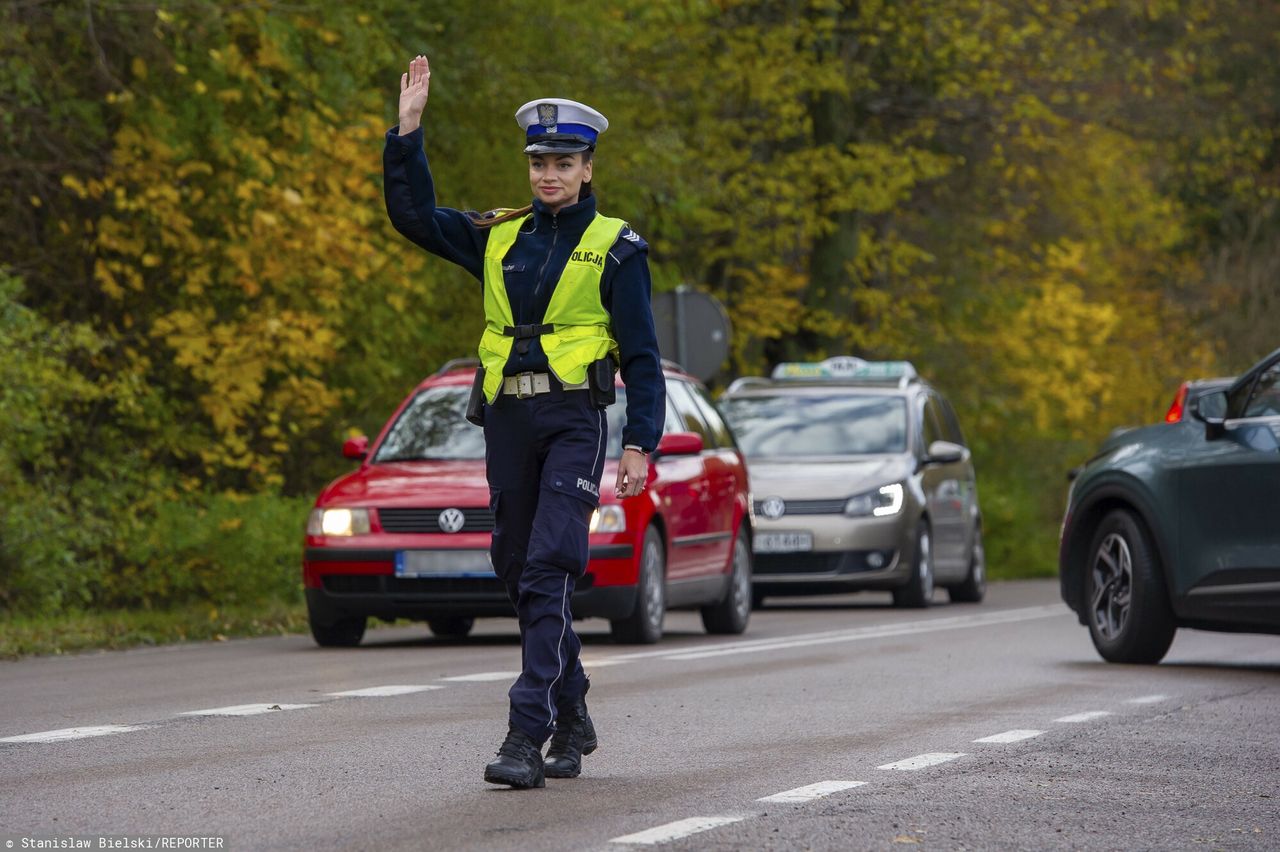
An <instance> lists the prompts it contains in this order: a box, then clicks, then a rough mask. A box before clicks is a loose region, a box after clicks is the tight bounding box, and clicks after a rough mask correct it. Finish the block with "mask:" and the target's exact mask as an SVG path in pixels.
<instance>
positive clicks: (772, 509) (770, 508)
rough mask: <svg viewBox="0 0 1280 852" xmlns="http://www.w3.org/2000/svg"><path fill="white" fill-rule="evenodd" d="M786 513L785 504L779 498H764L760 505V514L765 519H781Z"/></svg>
mask: <svg viewBox="0 0 1280 852" xmlns="http://www.w3.org/2000/svg"><path fill="white" fill-rule="evenodd" d="M786 512H787V504H786V503H784V502H783V500H782V498H781V497H766V498H764V502H762V503H761V504H760V514H762V515H764V516H765V517H766V518H773V519H777V518H781V517H782V516H783V515H784V514H786Z"/></svg>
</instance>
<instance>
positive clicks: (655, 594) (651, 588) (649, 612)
mask: <svg viewBox="0 0 1280 852" xmlns="http://www.w3.org/2000/svg"><path fill="white" fill-rule="evenodd" d="M661 546H662V545H661V542H659V541H658V540H657V539H656V538H655V539H650V540H648V541H646V542H645V548H644V565H643V566H642V568H641V571H640V576H641V577H642V578H643V582H644V616H645V620H646V621H648V623H649V625H650V626H651V627H653V629H654V630H661V629H662V620H663V617H664V616H665V615H666V606H665V605H664V601H663V577H662V553H661V551H660V549H659V548H661Z"/></svg>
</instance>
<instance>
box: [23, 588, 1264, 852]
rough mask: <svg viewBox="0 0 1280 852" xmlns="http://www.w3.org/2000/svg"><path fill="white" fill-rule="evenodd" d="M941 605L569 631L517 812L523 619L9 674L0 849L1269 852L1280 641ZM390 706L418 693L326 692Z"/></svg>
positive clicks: (1049, 610)
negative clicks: (204, 840) (1096, 639)
mask: <svg viewBox="0 0 1280 852" xmlns="http://www.w3.org/2000/svg"><path fill="white" fill-rule="evenodd" d="M944 600H945V595H944V594H943V593H941V592H940V593H939V594H938V596H937V598H936V601H937V603H938V605H936V606H934V607H933V608H931V609H928V610H896V609H894V608H892V607H891V606H889V605H888V595H878V594H867V595H860V596H851V597H845V598H824V599H810V600H808V601H804V602H800V601H796V602H788V603H785V604H780V603H773V602H771V604H770V605H768V606H767V607H766V609H764V610H761V611H757V612H755V613H754V614H753V616H752V621H751V626H750V628H749V630H748V632H747V634H746V635H744V636H742V637H731V638H725V637H712V636H707V635H705V634H704V633H703V632H702V630H701V625H700V622H699V621H698V618H697V616H696V614H692V613H675V614H672V615H670V616H669V617H668V623H667V624H668V630H669V636H668V638H667V639H665V640H664V641H663V642H662V643H661V644H659V645H656V646H649V647H622V646H615V645H613V644H611V643H610V642H609V641H608V638H607V635H606V630H605V625H604V624H603V623H601V622H586V623H584V624H583V625H582V632H583V634H584V652H583V654H584V659H585V661H586V662H587V668H588V671H589V673H590V674H591V676H592V684H593V686H592V691H591V695H590V706H591V713H592V717H593V718H594V720H595V723H596V727H597V730H598V731H599V735H600V741H601V746H600V750H599V751H598V752H596V753H595V754H593V755H590V756H588V757H587V758H585V761H584V764H585V769H584V773H583V776H582V777H581V778H578V779H573V780H554V779H552V780H548V782H547V784H548V786H547V787H546V789H543V790H533V791H511V790H507V789H504V788H495V787H491V786H490V785H487V784H485V783H483V781H482V780H481V778H480V775H481V770H482V768H483V765H484V763H485V762H487V760H489V759H490V758H491V756H492V754H493V752H494V751H495V749H496V748H497V745H498V743H499V742H500V741H501V738H502V736H503V734H504V733H505V730H506V690H507V687H508V686H509V683H510V680H511V673H512V672H513V671H514V670H515V668H516V667H517V666H518V661H519V645H518V639H517V636H516V633H515V630H514V623H513V622H506V621H501V620H492V621H486V622H481V624H480V625H479V626H478V628H477V633H476V635H474V636H473V637H472V638H471V639H470V640H467V641H464V642H442V641H437V640H434V639H432V638H430V637H429V636H428V634H427V631H426V628H425V627H421V628H419V627H412V628H388V629H380V630H374V631H370V633H369V634H368V635H367V636H366V639H365V643H364V645H362V646H361V647H359V648H355V649H342V650H333V649H320V648H317V647H315V646H314V645H313V644H312V642H311V640H310V638H309V637H300V636H289V637H278V638H261V639H246V640H234V641H229V642H222V643H199V644H187V645H180V646H170V647H164V648H148V649H139V650H133V651H124V652H108V653H100V654H88V655H78V656H73V657H57V658H39V659H28V660H20V661H16V662H5V663H0V711H2V712H0V845H3V844H4V843H6V841H13V842H14V846H12V847H6V848H15V849H21V848H38V847H36V846H35V845H33V844H32V843H31V842H30V838H33V837H38V838H43V839H45V840H50V839H52V840H56V841H59V842H61V843H62V848H71V847H70V845H69V844H70V843H71V842H73V841H76V840H78V841H80V842H84V841H89V842H90V843H92V848H102V846H101V845H100V841H99V840H98V838H99V837H100V836H112V837H120V838H126V839H128V838H139V837H145V838H148V839H150V841H151V842H152V843H153V845H154V844H156V843H158V842H159V840H160V836H211V837H218V838H221V843H222V847H221V848H224V849H307V850H310V849H484V850H491V849H492V850H503V849H512V850H515V849H519V850H543V849H546V850H553V849H554V850H560V849H588V850H604V849H619V850H621V849H627V848H643V846H644V845H645V844H647V843H658V844H660V845H661V846H662V848H666V849H681V850H684V849H716V850H721V849H722V850H738V849H777V850H794V849H824V850H825V849H831V850H837V849H841V850H843V849H901V848H904V847H910V846H921V847H924V848H933V849H1044V848H1050V849H1216V848H1220V849H1266V850H1275V849H1280V637H1268V636H1243V635H1226V634H1211V633H1201V632H1196V631H1182V632H1180V633H1179V635H1178V638H1177V640H1176V641H1175V643H1174V646H1173V648H1172V650H1171V651H1170V653H1169V656H1168V657H1167V658H1166V661H1165V662H1164V663H1163V664H1162V665H1160V666H1155V667H1128V666H1115V665H1108V664H1105V663H1103V662H1101V660H1100V659H1099V658H1098V657H1097V655H1096V654H1095V652H1094V650H1093V647H1092V645H1091V644H1090V642H1089V638H1088V635H1087V632H1086V631H1085V629H1084V628H1082V627H1080V626H1079V625H1078V624H1077V623H1076V622H1075V620H1074V618H1073V616H1071V615H1070V613H1069V612H1068V611H1067V610H1066V608H1065V607H1064V606H1063V605H1062V604H1061V603H1060V602H1059V601H1058V598H1057V591H1056V586H1055V584H1054V583H1052V582H1019V583H1005V584H998V585H995V586H993V587H992V589H991V591H990V594H989V596H988V599H987V601H986V602H985V603H983V604H980V605H949V604H945V603H943V601H944ZM450 678H456V679H452V680H451V679H450ZM390 686H401V687H427V688H425V689H419V690H418V691H407V690H402V691H401V694H394V695H383V696H377V697H356V696H342V697H339V696H334V695H331V693H336V692H343V691H348V690H355V689H365V688H370V687H390ZM246 705H258V707H248V708H247V709H250V710H252V709H260V710H261V711H262V712H257V713H255V714H253V715H225V714H226V713H228V712H232V711H229V710H227V708H237V707H243V706H246ZM262 705H265V707H263V706H262ZM307 705H310V706H307ZM275 706H278V707H279V708H280V709H265V708H267V707H275ZM207 710H218V711H219V714H215V715H183V714H190V713H192V712H193V711H207ZM237 712H243V711H237ZM112 725H114V726H121V728H120V729H115V732H113V733H101V734H100V735H97V736H84V734H86V733H92V730H87V729H93V728H98V727H100V726H112ZM68 731H69V733H67V732H68ZM1014 732H1018V733H1014ZM991 737H995V740H996V741H987V742H977V740H983V739H987V738H991ZM14 738H18V739H16V740H15V739H14ZM55 738H56V739H55ZM50 740H52V741H50ZM814 785H817V786H814ZM790 791H798V792H790ZM783 793H786V794H787V795H786V796H783V798H784V799H788V800H787V801H778V800H770V801H761V800H762V799H768V798H770V797H775V796H777V795H778V794H783ZM695 829H701V830H698V831H696V833H689V832H692V831H694V830H695ZM217 842H218V841H211V842H210V843H211V844H216V843H217ZM45 848H50V847H45ZM203 848H210V846H209V845H206V846H205V847H203ZM214 848H216V846H215V847H214Z"/></svg>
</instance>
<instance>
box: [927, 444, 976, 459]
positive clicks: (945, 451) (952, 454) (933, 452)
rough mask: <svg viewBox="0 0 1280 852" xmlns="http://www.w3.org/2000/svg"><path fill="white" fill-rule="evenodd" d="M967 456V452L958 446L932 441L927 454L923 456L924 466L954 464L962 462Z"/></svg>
mask: <svg viewBox="0 0 1280 852" xmlns="http://www.w3.org/2000/svg"><path fill="white" fill-rule="evenodd" d="M968 455H969V451H968V450H966V449H965V448H964V447H962V446H960V445H959V444H953V443H951V442H950V441H934V442H933V443H932V444H930V445H929V452H928V454H927V455H926V456H925V459H924V463H925V464H955V463H956V462H962V461H964V460H965V459H966V458H967V457H968Z"/></svg>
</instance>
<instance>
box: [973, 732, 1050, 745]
mask: <svg viewBox="0 0 1280 852" xmlns="http://www.w3.org/2000/svg"><path fill="white" fill-rule="evenodd" d="M1043 733H1044V731H1021V730H1014V731H1005V732H1004V733H1002V734H992V735H991V736H989V737H982V738H981V739H976V740H974V742H975V743H1020V742H1022V741H1023V740H1029V739H1031V738H1032V737H1038V736H1040V735H1041V734H1043Z"/></svg>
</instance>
